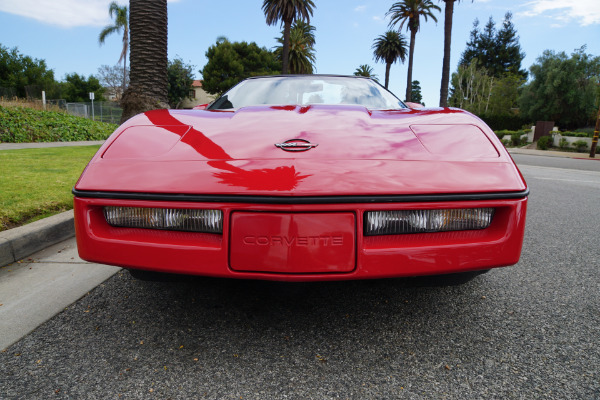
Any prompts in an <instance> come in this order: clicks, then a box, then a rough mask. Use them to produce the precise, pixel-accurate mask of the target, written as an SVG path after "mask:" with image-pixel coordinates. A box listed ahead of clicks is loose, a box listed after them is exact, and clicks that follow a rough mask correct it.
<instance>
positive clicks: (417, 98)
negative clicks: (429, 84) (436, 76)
mask: <svg viewBox="0 0 600 400" xmlns="http://www.w3.org/2000/svg"><path fill="white" fill-rule="evenodd" d="M411 101H412V102H414V103H419V104H423V105H425V103H423V95H422V94H421V82H419V81H412V95H411Z"/></svg>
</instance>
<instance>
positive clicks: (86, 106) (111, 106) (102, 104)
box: [65, 101, 123, 124]
mask: <svg viewBox="0 0 600 400" xmlns="http://www.w3.org/2000/svg"><path fill="white" fill-rule="evenodd" d="M65 107H66V109H67V112H68V113H69V114H71V115H76V116H78V117H83V118H88V119H93V120H94V121H102V122H108V123H111V124H118V123H119V121H121V115H122V114H123V109H122V108H121V107H120V106H119V105H118V104H117V103H115V102H113V101H94V103H93V107H92V102H91V101H88V102H81V103H66V104H65Z"/></svg>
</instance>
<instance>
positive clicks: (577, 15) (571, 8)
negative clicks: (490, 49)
mask: <svg viewBox="0 0 600 400" xmlns="http://www.w3.org/2000/svg"><path fill="white" fill-rule="evenodd" d="M523 7H525V11H522V12H520V13H518V15H519V16H525V17H535V16H538V15H544V16H547V17H550V18H553V19H555V20H558V21H562V22H565V23H566V22H570V21H572V20H576V21H578V22H579V23H580V24H581V25H583V26H587V25H593V24H600V1H598V0H572V1H565V0H533V1H530V2H528V3H525V4H523Z"/></svg>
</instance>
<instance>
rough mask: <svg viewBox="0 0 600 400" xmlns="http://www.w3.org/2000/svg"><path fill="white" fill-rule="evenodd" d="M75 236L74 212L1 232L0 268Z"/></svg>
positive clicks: (67, 212)
mask: <svg viewBox="0 0 600 400" xmlns="http://www.w3.org/2000/svg"><path fill="white" fill-rule="evenodd" d="M74 235H75V225H74V222H73V210H70V211H66V212H64V213H61V214H57V215H53V216H51V217H48V218H44V219H41V220H39V221H35V222H32V223H31V224H27V225H24V226H20V227H18V228H14V229H9V230H7V231H3V232H0V267H3V266H5V265H8V264H11V263H13V262H15V261H18V260H21V259H23V258H25V257H29V256H30V255H32V254H34V253H36V252H38V251H40V250H43V249H45V248H46V247H49V246H52V245H53V244H56V243H59V242H62V241H63V240H66V239H69V238H71V237H73V236H74Z"/></svg>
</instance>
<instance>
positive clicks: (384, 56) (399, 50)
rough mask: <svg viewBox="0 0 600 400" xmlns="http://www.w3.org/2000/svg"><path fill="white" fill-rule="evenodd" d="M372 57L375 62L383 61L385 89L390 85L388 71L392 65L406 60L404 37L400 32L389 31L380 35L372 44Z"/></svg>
mask: <svg viewBox="0 0 600 400" xmlns="http://www.w3.org/2000/svg"><path fill="white" fill-rule="evenodd" d="M372 49H373V55H374V56H375V61H376V62H377V61H383V62H384V63H385V85H384V86H385V88H386V89H387V88H388V86H389V83H390V69H391V68H392V64H393V63H395V62H396V61H398V59H399V60H400V61H402V62H404V61H405V60H406V37H404V36H403V35H402V34H401V33H400V32H398V31H393V30H389V31H387V32H386V33H385V34H384V35H380V36H379V37H378V38H376V39H375V41H374V42H373V46H372Z"/></svg>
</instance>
